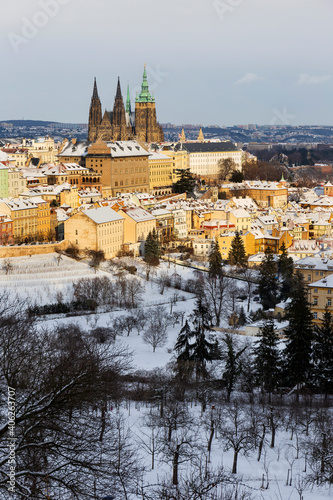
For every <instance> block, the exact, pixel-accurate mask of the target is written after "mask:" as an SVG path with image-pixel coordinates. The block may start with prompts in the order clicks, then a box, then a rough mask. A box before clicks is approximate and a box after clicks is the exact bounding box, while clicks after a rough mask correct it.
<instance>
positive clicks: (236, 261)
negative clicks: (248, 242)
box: [228, 231, 246, 266]
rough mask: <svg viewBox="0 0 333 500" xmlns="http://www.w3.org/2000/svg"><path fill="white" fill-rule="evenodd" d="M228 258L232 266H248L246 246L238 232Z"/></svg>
mask: <svg viewBox="0 0 333 500" xmlns="http://www.w3.org/2000/svg"><path fill="white" fill-rule="evenodd" d="M228 258H229V261H230V264H231V265H235V266H245V264H246V252H245V246H244V242H243V239H242V237H241V236H240V234H239V232H238V231H236V233H235V237H234V238H233V240H232V242H231V246H230V250H229V256H228Z"/></svg>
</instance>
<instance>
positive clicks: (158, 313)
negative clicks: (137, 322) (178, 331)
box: [142, 307, 169, 352]
mask: <svg viewBox="0 0 333 500" xmlns="http://www.w3.org/2000/svg"><path fill="white" fill-rule="evenodd" d="M168 325H169V318H168V316H167V314H166V310H165V308H164V307H156V308H155V309H153V310H152V311H150V314H149V317H148V323H147V326H146V329H145V331H144V333H143V335H142V340H143V342H144V343H145V344H149V345H151V346H152V348H153V352H155V350H156V347H163V346H164V345H165V344H166V343H167V340H168V334H167V328H168Z"/></svg>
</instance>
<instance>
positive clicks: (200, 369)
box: [190, 323, 220, 382]
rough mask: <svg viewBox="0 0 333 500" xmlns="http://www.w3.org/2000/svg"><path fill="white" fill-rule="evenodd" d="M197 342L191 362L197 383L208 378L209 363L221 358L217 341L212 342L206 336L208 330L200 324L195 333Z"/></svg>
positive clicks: (193, 346) (194, 345)
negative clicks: (207, 366)
mask: <svg viewBox="0 0 333 500" xmlns="http://www.w3.org/2000/svg"><path fill="white" fill-rule="evenodd" d="M193 335H194V338H195V342H194V343H193V345H192V353H191V358H190V359H191V361H192V362H193V367H194V370H195V374H196V380H197V382H198V381H199V380H200V379H205V378H206V377H207V369H206V365H207V362H208V361H209V362H210V361H213V360H214V359H218V358H219V357H220V354H219V352H220V351H219V347H218V343H217V340H216V339H215V340H214V341H210V340H208V339H207V336H206V329H205V327H204V326H203V325H202V324H200V323H199V324H198V325H197V326H196V328H195V329H194V331H193Z"/></svg>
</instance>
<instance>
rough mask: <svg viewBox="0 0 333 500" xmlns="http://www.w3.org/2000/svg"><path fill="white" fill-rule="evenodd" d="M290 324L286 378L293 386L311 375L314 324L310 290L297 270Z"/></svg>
mask: <svg viewBox="0 0 333 500" xmlns="http://www.w3.org/2000/svg"><path fill="white" fill-rule="evenodd" d="M286 319H288V320H289V325H288V326H287V328H286V329H285V331H284V334H285V336H286V337H287V341H286V348H285V351H284V358H285V374H286V379H287V381H288V382H289V384H290V385H291V386H295V385H297V400H298V398H299V393H298V389H299V386H300V384H303V383H305V382H307V381H308V380H309V379H310V377H311V350H312V346H311V342H312V340H313V324H312V314H311V309H310V304H309V301H308V292H307V288H306V285H305V283H304V278H303V275H302V274H301V272H300V271H297V272H296V274H295V276H294V278H293V283H292V289H291V302H290V304H288V307H287V310H286Z"/></svg>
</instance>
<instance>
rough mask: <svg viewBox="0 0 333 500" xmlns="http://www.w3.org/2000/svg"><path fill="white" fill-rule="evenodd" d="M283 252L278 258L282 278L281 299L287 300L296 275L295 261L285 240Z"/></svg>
mask: <svg viewBox="0 0 333 500" xmlns="http://www.w3.org/2000/svg"><path fill="white" fill-rule="evenodd" d="M280 251H281V254H280V255H279V259H278V264H277V266H278V276H279V278H280V279H282V286H281V291H280V299H281V300H286V299H287V298H288V297H289V296H290V290H291V284H292V279H293V275H294V262H293V259H292V258H291V257H289V256H288V253H287V249H286V245H285V243H284V242H283V243H282V245H281V247H280Z"/></svg>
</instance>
